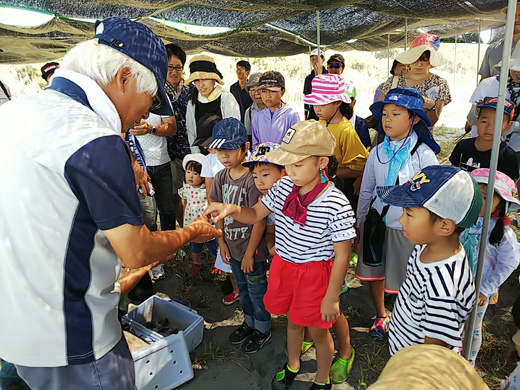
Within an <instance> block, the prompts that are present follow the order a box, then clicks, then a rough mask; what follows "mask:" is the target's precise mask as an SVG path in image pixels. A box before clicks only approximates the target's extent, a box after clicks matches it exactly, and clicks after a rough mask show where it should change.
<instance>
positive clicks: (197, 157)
mask: <svg viewBox="0 0 520 390" xmlns="http://www.w3.org/2000/svg"><path fill="white" fill-rule="evenodd" d="M204 157H205V156H204V155H203V154H202V153H192V154H187V155H186V156H184V159H183V160H182V168H183V169H184V170H186V165H188V163H189V162H190V161H195V162H198V163H199V164H200V165H202V162H203V161H204Z"/></svg>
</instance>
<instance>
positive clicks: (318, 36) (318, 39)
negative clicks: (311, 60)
mask: <svg viewBox="0 0 520 390" xmlns="http://www.w3.org/2000/svg"><path fill="white" fill-rule="evenodd" d="M316 41H317V43H318V74H321V68H322V66H323V65H322V63H321V55H320V51H321V48H320V11H316Z"/></svg>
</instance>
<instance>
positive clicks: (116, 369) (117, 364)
mask: <svg viewBox="0 0 520 390" xmlns="http://www.w3.org/2000/svg"><path fill="white" fill-rule="evenodd" d="M15 366H16V369H17V370H18V375H20V377H22V379H24V380H25V382H27V384H28V385H29V386H30V388H31V389H33V390H47V389H53V390H70V389H82V390H105V389H106V390H109V389H110V390H129V389H135V372H134V361H133V359H132V355H131V354H130V350H129V349H128V345H127V344H126V339H125V338H124V336H123V335H121V339H120V340H119V342H118V343H117V344H116V346H115V347H114V348H112V349H111V350H110V352H108V353H107V354H105V355H104V356H103V357H101V358H99V359H98V360H95V361H93V362H90V363H85V364H78V365H68V366H63V367H25V366H21V365H19V364H16V365H15Z"/></svg>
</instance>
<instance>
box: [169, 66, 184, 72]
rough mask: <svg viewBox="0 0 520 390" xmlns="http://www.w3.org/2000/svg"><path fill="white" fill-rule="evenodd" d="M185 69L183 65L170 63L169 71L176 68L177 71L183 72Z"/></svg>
mask: <svg viewBox="0 0 520 390" xmlns="http://www.w3.org/2000/svg"><path fill="white" fill-rule="evenodd" d="M183 69H184V67H183V66H172V65H168V72H173V71H174V70H175V71H176V72H182V70H183Z"/></svg>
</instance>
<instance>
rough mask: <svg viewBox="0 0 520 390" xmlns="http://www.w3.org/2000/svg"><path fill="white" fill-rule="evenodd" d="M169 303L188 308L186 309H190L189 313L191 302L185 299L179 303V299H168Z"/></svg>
mask: <svg viewBox="0 0 520 390" xmlns="http://www.w3.org/2000/svg"><path fill="white" fill-rule="evenodd" d="M171 301H175V302H177V303H180V304H181V305H184V306H188V309H190V311H191V302H190V301H189V300H187V299H185V300H184V301H181V300H180V299H177V298H173V299H170V302H171Z"/></svg>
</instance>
